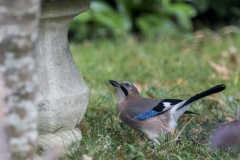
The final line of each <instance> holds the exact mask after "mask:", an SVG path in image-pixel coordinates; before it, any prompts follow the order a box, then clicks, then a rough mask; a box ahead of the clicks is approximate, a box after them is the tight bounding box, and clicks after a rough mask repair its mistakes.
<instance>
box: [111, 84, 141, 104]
mask: <svg viewBox="0 0 240 160" xmlns="http://www.w3.org/2000/svg"><path fill="white" fill-rule="evenodd" d="M109 82H110V83H111V84H112V85H113V86H114V87H115V88H116V90H117V95H118V100H119V101H122V100H125V99H126V98H129V97H133V96H136V95H139V93H138V90H137V88H136V87H135V86H134V85H132V84H131V83H129V82H126V81H120V82H116V81H114V80H109Z"/></svg>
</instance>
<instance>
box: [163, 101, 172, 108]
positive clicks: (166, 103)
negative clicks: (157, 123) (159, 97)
mask: <svg viewBox="0 0 240 160" xmlns="http://www.w3.org/2000/svg"><path fill="white" fill-rule="evenodd" d="M163 105H164V107H166V108H169V107H171V102H163Z"/></svg>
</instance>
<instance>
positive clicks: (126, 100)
mask: <svg viewBox="0 0 240 160" xmlns="http://www.w3.org/2000/svg"><path fill="white" fill-rule="evenodd" d="M109 82H110V83H111V84H112V85H113V86H114V87H115V88H116V90H117V96H118V101H117V113H118V116H119V118H120V119H121V120H122V121H123V122H124V123H125V124H126V125H128V126H129V127H131V128H133V129H135V130H138V131H142V132H143V133H145V134H146V135H147V137H148V138H149V139H152V140H154V141H155V142H156V143H157V144H159V142H158V140H157V139H156V138H157V137H159V136H160V135H164V134H166V133H168V132H171V131H172V130H173V129H174V128H175V127H176V126H177V120H178V118H179V117H180V116H181V115H183V114H189V113H190V114H196V113H194V112H191V111H188V109H189V107H190V105H191V104H192V103H193V102H194V101H196V100H198V99H201V98H203V97H206V96H208V95H211V94H214V93H218V92H221V91H222V90H224V89H225V88H226V86H225V85H224V84H221V85H217V86H215V87H212V88H210V89H208V90H206V91H203V92H201V93H199V94H196V95H194V96H192V97H191V98H189V99H187V100H180V99H163V100H154V99H148V98H143V97H141V96H140V95H139V92H138V90H137V88H136V87H135V86H134V85H132V84H131V83H129V82H126V81H121V82H116V81H114V80H109Z"/></svg>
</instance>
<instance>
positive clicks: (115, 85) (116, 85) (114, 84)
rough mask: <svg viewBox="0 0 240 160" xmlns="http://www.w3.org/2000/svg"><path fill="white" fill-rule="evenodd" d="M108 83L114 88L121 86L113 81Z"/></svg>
mask: <svg viewBox="0 0 240 160" xmlns="http://www.w3.org/2000/svg"><path fill="white" fill-rule="evenodd" d="M109 83H111V84H112V85H113V86H114V87H120V86H121V85H120V84H119V83H118V82H116V81H114V80H109Z"/></svg>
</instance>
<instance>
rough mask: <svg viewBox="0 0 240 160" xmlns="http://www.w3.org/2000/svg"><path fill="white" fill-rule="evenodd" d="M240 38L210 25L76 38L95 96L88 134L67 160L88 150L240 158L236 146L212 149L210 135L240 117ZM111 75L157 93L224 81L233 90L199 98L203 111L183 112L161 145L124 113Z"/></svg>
mask: <svg viewBox="0 0 240 160" xmlns="http://www.w3.org/2000/svg"><path fill="white" fill-rule="evenodd" d="M239 44H240V34H239V33H233V34H222V33H211V32H207V31H205V32H199V33H196V34H195V35H184V36H176V37H172V38H163V39H158V40H141V41H140V40H136V39H135V38H134V37H131V36H129V37H126V38H120V39H110V40H109V39H99V40H95V41H88V42H84V43H82V44H72V45H71V50H72V53H73V57H74V60H75V62H76V64H77V66H78V68H79V70H80V72H81V75H82V77H83V78H84V80H85V82H86V84H87V85H88V86H89V88H90V99H89V106H88V109H87V112H86V114H85V116H84V118H83V120H82V122H81V124H80V125H79V128H80V129H81V131H82V134H83V139H82V140H81V141H80V142H75V143H74V144H72V146H71V147H70V149H69V150H70V153H69V154H67V155H66V156H65V157H64V158H63V159H74V160H75V159H76V160H77V159H81V157H82V155H84V154H85V155H88V156H90V157H93V158H94V159H110V160H112V159H224V160H226V159H237V157H236V156H239V155H237V154H236V153H235V154H233V153H234V152H232V151H231V149H225V150H216V151H211V150H210V146H209V144H208V143H207V142H208V139H209V134H210V132H211V131H212V129H213V128H214V127H215V126H216V125H217V124H219V123H220V122H223V121H226V119H228V118H236V116H237V115H236V114H237V112H238V111H239V104H238V103H239V100H240V82H239V81H240V80H239V77H240V45H239ZM210 63H212V64H213V63H214V64H217V65H218V66H215V67H211V65H210ZM221 67H225V68H227V69H224V68H221ZM219 68H220V69H219ZM109 79H113V80H126V81H129V82H132V83H135V84H137V87H138V88H139V89H141V91H140V92H141V95H142V96H144V97H150V98H156V99H158V98H159V99H160V98H180V99H185V98H188V97H189V96H191V95H193V94H195V93H197V92H200V91H203V90H205V89H207V88H209V87H211V86H214V85H217V84H222V83H223V84H226V85H227V89H226V90H225V91H223V92H222V93H220V94H217V95H214V96H211V97H210V98H205V99H203V100H200V101H198V102H196V103H194V104H193V105H192V107H191V110H192V111H195V112H198V113H200V114H201V115H200V116H191V115H190V116H189V115H188V116H184V117H183V118H181V119H180V120H179V125H178V128H177V129H176V131H175V133H173V134H167V135H166V137H165V138H161V139H160V141H161V144H162V145H161V146H157V147H153V146H152V141H150V140H148V138H147V137H146V136H145V135H143V134H142V133H140V132H137V131H134V130H132V129H131V128H129V127H127V126H126V125H124V124H123V123H122V122H121V121H120V120H119V119H118V118H117V114H116V108H115V107H116V100H117V96H116V93H115V90H114V89H113V87H112V86H111V85H110V84H109V83H108V80H109ZM180 83H181V85H179V84H180ZM178 85H179V86H178ZM176 86H177V87H176ZM192 117H193V119H192V120H191V121H190V122H189V123H188V124H187V125H186V123H187V122H188V121H189V120H190V119H191V118H192ZM184 126H185V128H183V127H184ZM180 131H182V133H181V134H180V136H179V137H178V134H179V133H180ZM176 137H178V138H177V139H176Z"/></svg>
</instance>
